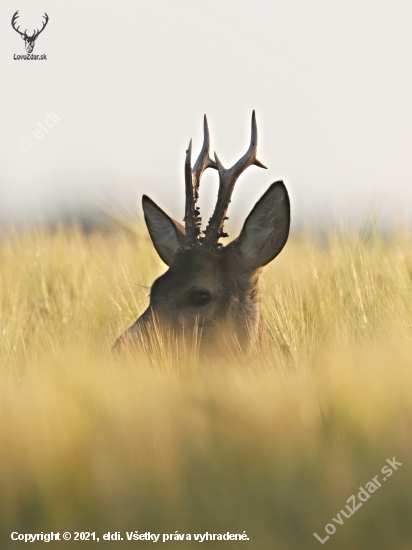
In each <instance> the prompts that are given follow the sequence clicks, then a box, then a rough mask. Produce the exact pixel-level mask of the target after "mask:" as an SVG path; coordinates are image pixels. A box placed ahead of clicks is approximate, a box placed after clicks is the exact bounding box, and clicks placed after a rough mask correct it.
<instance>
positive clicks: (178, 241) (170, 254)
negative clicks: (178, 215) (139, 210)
mask: <svg viewBox="0 0 412 550" xmlns="http://www.w3.org/2000/svg"><path fill="white" fill-rule="evenodd" d="M142 204H143V212H144V219H145V222H146V225H147V229H148V230H149V233H150V237H151V239H152V241H153V244H154V247H155V248H156V252H157V253H158V254H159V256H160V257H161V258H162V260H163V261H164V263H165V264H167V265H171V264H172V262H173V260H174V257H175V254H176V252H177V250H178V249H179V248H180V247H181V246H184V244H185V228H184V227H183V226H182V225H181V224H180V223H179V222H177V221H176V220H174V219H173V218H171V217H170V216H168V215H167V214H166V212H164V211H163V210H162V209H161V208H159V206H157V204H156V203H155V202H153V201H152V199H149V197H147V196H146V195H143V201H142Z"/></svg>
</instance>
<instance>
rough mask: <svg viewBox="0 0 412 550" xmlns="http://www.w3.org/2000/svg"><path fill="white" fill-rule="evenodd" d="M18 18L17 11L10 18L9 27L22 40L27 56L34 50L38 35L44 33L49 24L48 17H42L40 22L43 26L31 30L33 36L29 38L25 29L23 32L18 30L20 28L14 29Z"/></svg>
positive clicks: (45, 15)
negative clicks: (42, 19)
mask: <svg viewBox="0 0 412 550" xmlns="http://www.w3.org/2000/svg"><path fill="white" fill-rule="evenodd" d="M18 18H19V11H18V10H17V11H16V13H15V14H14V15H13V17H12V20H11V26H12V27H13V29H14V30H15V31H16V32H18V33H19V34H20V36H21V37H22V38H23V40H24V45H25V47H26V52H27V53H28V54H31V53H32V51H33V49H34V45H35V42H36V40H37V38H38V37H39V35H40V33H42V32H43V31H44V29H45V28H46V25H47V23H48V22H49V16H48V15H47V13H45V14H44V15H43V18H44V21H42V24H43V25H42V28H41V29H40V30H39V29H37V30H33V34H32V35H31V36H29V35H28V34H27V29H26V30H25V31H24V32H21V31H20V30H19V29H20V26H18V27H16V23H17V19H18ZM27 57H28V56H25V58H27ZM15 59H16V57H15Z"/></svg>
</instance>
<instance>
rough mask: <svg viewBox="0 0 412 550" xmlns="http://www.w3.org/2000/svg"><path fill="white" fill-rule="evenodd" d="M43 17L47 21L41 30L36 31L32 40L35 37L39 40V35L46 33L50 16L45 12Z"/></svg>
mask: <svg viewBox="0 0 412 550" xmlns="http://www.w3.org/2000/svg"><path fill="white" fill-rule="evenodd" d="M43 17H44V19H45V21H44V22H43V25H42V28H41V29H40V30H39V29H37V31H34V33H33V36H32V37H31V38H33V37H34V36H35V37H36V38H37V37H38V36H39V34H40V33H41V32H43V31H44V29H45V27H46V25H47V23H48V22H49V16H48V15H47V13H46V12H44V15H43Z"/></svg>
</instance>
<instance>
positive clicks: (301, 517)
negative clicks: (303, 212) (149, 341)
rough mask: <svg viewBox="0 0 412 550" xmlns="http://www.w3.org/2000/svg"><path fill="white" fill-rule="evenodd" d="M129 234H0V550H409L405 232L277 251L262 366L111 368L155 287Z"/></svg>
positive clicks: (410, 279) (166, 362)
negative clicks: (166, 549) (145, 536)
mask: <svg viewBox="0 0 412 550" xmlns="http://www.w3.org/2000/svg"><path fill="white" fill-rule="evenodd" d="M133 229H135V230H133V231H132V230H126V229H124V228H120V227H117V228H114V229H112V230H105V231H98V230H96V231H91V232H89V233H84V232H82V231H81V230H80V229H79V228H77V227H75V226H70V227H60V228H57V229H54V230H50V229H47V228H42V227H28V228H27V229H25V230H23V229H19V230H15V231H8V232H5V233H3V234H2V235H1V240H0V243H1V244H0V300H1V310H0V315H1V325H0V330H1V335H2V337H1V340H0V537H1V540H0V548H1V549H5V550H9V549H12V548H20V547H27V543H24V542H18V541H13V540H11V533H17V534H25V533H31V534H36V533H38V534H41V533H44V534H46V533H50V532H54V533H56V532H59V533H60V537H62V534H63V533H64V532H70V533H71V534H72V538H71V540H70V541H63V540H61V541H60V542H57V541H54V542H50V543H46V542H44V541H40V542H34V543H31V544H32V546H29V547H33V548H44V547H46V548H56V549H58V548H67V549H69V548H83V547H90V546H92V547H93V546H94V547H96V544H97V547H100V545H103V547H106V548H123V547H124V548H129V547H130V548H131V547H134V546H135V547H137V548H150V547H152V546H153V542H152V541H150V542H149V541H144V540H138V541H136V540H134V541H128V540H127V536H126V533H132V532H134V533H135V532H136V531H138V533H139V534H140V533H146V532H150V533H152V534H159V535H160V537H159V540H158V542H155V544H164V543H163V535H164V534H166V535H167V536H168V537H169V540H166V541H165V543H166V544H168V545H170V546H171V547H174V548H177V549H179V550H180V549H188V550H190V549H192V548H195V547H197V545H198V543H199V542H200V541H201V538H202V537H203V542H204V544H205V545H206V546H208V547H210V548H217V547H219V548H220V547H227V548H251V549H253V550H278V549H279V550H301V549H312V548H321V547H324V548H330V549H339V550H369V549H371V550H372V549H373V550H381V549H382V550H384V549H385V550H386V549H394V550H411V549H412V517H411V516H412V472H411V460H412V253H411V252H412V246H411V245H412V235H411V234H410V233H409V231H408V230H406V229H404V228H399V229H396V230H394V231H392V232H390V233H389V234H386V235H385V234H383V233H382V232H380V231H379V229H378V228H376V226H374V225H373V224H370V225H369V226H368V227H367V228H366V229H364V230H344V229H341V230H340V231H330V232H327V231H326V232H325V233H323V235H322V237H321V238H320V237H315V236H312V235H311V234H310V233H302V234H300V235H295V236H293V235H292V236H291V238H290V240H289V242H288V243H287V245H286V247H285V249H284V251H283V252H282V253H281V254H280V255H279V257H278V258H276V260H274V262H272V264H270V265H269V266H268V267H267V268H266V270H265V274H264V287H263V294H262V304H263V308H264V312H265V317H266V320H267V324H268V328H269V338H270V346H269V349H268V350H261V349H256V350H254V352H253V354H252V355H251V356H249V357H244V358H241V357H237V358H233V360H232V361H229V362H226V363H224V364H223V363H222V364H213V365H212V364H202V361H201V360H200V359H198V358H196V356H194V355H193V354H191V353H190V352H188V351H187V350H179V349H176V350H174V351H173V353H171V352H170V350H169V351H167V350H165V349H162V348H161V346H160V347H159V348H158V349H156V350H155V351H154V352H153V353H152V354H146V355H142V354H138V355H137V356H136V355H134V356H133V355H132V354H130V355H125V356H123V357H118V356H114V355H113V353H112V352H111V346H112V344H113V343H114V341H115V340H116V338H117V336H118V335H119V334H120V333H121V332H122V331H123V330H124V329H125V328H127V327H128V326H129V325H130V324H131V323H132V322H133V321H134V320H135V319H136V318H137V317H138V315H139V314H140V313H142V311H143V310H144V308H145V307H146V306H147V303H148V294H149V288H150V284H151V282H152V281H153V279H154V278H155V277H156V276H158V275H159V274H161V273H162V272H163V271H164V270H165V267H164V266H163V264H162V263H161V261H160V260H159V259H158V257H157V256H156V253H155V251H154V249H153V246H152V244H151V242H150V240H149V237H148V235H147V233H146V231H145V230H144V229H143V228H140V227H138V226H136V228H133ZM387 460H389V461H390V462H391V463H392V464H393V461H394V460H395V466H392V467H390V468H389V469H390V470H391V474H386V476H387V477H386V479H385V480H384V479H383V478H384V476H385V472H386V471H387V470H388V468H387V469H386V470H385V472H382V468H384V467H385V465H386V466H388V462H387ZM373 478H375V480H376V481H375V482H374V483H372V485H369V487H373V485H375V487H376V489H375V490H374V491H373V492H371V491H369V489H368V491H369V493H368V494H367V495H366V496H365V493H362V492H361V493H360V494H361V497H359V498H360V500H359V498H358V496H357V495H358V493H359V491H360V488H361V487H362V488H363V489H364V490H365V489H366V487H367V484H368V483H370V482H371V480H373ZM377 482H378V483H379V485H378V483H377ZM352 495H354V497H355V499H354V500H355V501H356V506H357V508H356V510H353V508H355V506H354V505H353V506H352V514H351V513H350V512H349V511H348V508H345V507H346V506H347V505H348V506H349V508H350V507H351V496H352ZM348 502H349V504H348ZM352 502H353V501H352ZM360 504H362V505H361V506H360ZM341 510H343V511H344V512H345V514H346V515H345V514H342V513H341ZM339 514H340V515H339ZM333 518H335V520H336V521H334V520H333ZM325 526H327V530H326V531H325ZM75 532H79V533H81V532H83V533H84V532H89V533H95V535H94V536H95V537H99V539H100V541H99V542H98V543H97V542H96V541H94V542H93V541H92V540H89V541H84V542H82V541H79V540H78V541H75V540H73V536H74V535H73V534H74V533H75ZM109 532H110V533H111V534H112V535H113V534H114V533H117V532H119V533H120V535H121V537H123V541H121V540H111V541H104V540H103V535H104V534H107V533H109ZM206 532H207V533H209V534H215V535H216V534H221V535H224V534H227V533H231V534H238V535H239V534H240V535H242V534H243V533H245V535H246V537H247V539H248V540H242V541H239V540H217V539H215V540H214V541H213V540H209V539H206V540H205V539H204V535H205V533H206ZM314 533H316V534H317V535H318V537H319V538H316V537H315V536H314ZM327 533H330V535H328V534H327ZM176 534H180V535H182V534H184V535H188V534H190V535H191V537H190V540H189V537H186V536H185V538H184V540H180V542H179V541H178V540H177V537H175V535H176ZM171 535H173V536H171ZM194 535H196V536H197V535H201V538H198V540H196V538H195V537H194ZM328 536H329V538H328V539H327V540H325V539H326V537H328ZM319 539H320V540H319ZM321 540H322V541H323V542H321Z"/></svg>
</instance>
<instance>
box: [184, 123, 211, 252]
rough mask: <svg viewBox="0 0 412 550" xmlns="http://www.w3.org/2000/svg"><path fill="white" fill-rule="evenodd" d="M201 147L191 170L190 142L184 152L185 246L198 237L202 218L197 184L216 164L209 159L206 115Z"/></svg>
mask: <svg viewBox="0 0 412 550" xmlns="http://www.w3.org/2000/svg"><path fill="white" fill-rule="evenodd" d="M203 135H204V137H203V146H202V149H201V151H200V154H199V156H198V158H197V160H196V162H195V165H194V167H193V170H192V166H191V158H192V140H190V143H189V148H188V150H187V152H186V161H185V182H186V209H185V218H184V221H185V226H186V244H187V245H191V244H194V243H195V242H196V241H197V240H198V238H199V236H200V225H201V222H202V218H201V217H200V211H199V208H198V206H197V201H198V199H199V184H200V178H201V177H202V174H203V172H204V171H205V170H206V169H207V168H215V169H216V170H217V164H216V163H215V162H214V161H213V160H212V159H211V158H210V156H209V152H210V135H209V126H208V124H207V118H206V115H205V116H204V124H203Z"/></svg>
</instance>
